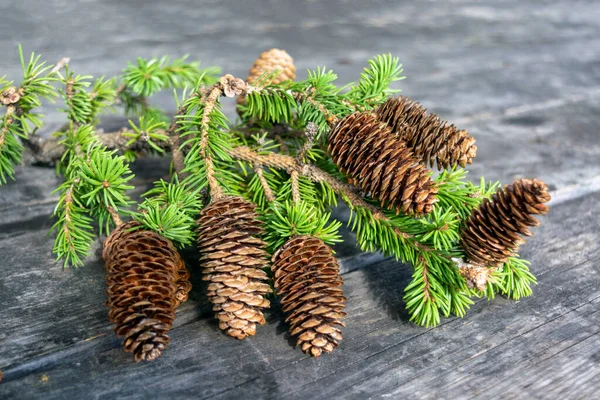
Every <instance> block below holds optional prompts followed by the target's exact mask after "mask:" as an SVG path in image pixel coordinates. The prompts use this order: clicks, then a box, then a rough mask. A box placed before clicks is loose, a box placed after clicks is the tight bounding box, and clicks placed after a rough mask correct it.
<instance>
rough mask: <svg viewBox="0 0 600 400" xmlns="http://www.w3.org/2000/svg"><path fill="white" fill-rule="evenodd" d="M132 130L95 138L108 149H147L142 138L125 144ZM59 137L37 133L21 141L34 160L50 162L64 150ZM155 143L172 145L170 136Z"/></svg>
mask: <svg viewBox="0 0 600 400" xmlns="http://www.w3.org/2000/svg"><path fill="white" fill-rule="evenodd" d="M134 133H135V132H134V131H132V130H127V129H121V130H119V131H116V132H108V133H99V134H96V138H97V139H98V141H99V142H100V143H101V144H102V145H103V146H106V148H107V149H108V150H120V151H126V150H133V151H136V152H137V151H149V150H150V146H149V145H148V144H147V142H146V141H144V140H138V141H135V142H133V143H131V144H129V145H128V144H127V143H128V142H129V141H130V138H128V137H127V136H125V135H126V134H134ZM156 133H159V134H163V135H168V131H166V130H157V131H156ZM60 141H61V138H58V137H50V138H48V139H45V138H43V137H41V136H39V135H32V136H31V137H30V138H29V139H28V140H24V141H23V143H24V144H25V145H26V146H27V147H28V148H29V149H30V150H31V156H32V157H33V159H34V162H37V163H41V164H50V163H53V162H56V161H58V160H60V158H61V157H62V155H63V153H64V152H65V146H64V145H63V144H62V143H60ZM157 145H158V146H159V147H160V148H161V149H163V150H166V151H168V150H170V149H171V146H172V138H171V137H169V138H168V140H165V141H161V142H158V143H157Z"/></svg>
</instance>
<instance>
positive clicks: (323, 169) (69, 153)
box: [0, 49, 535, 326]
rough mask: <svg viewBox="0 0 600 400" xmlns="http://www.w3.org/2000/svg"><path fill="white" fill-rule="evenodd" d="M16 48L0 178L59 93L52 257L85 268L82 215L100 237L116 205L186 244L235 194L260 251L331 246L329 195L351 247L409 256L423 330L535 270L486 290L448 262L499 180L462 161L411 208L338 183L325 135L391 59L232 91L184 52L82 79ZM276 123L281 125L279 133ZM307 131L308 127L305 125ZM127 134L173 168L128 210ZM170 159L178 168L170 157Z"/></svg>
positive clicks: (364, 103) (415, 312)
mask: <svg viewBox="0 0 600 400" xmlns="http://www.w3.org/2000/svg"><path fill="white" fill-rule="evenodd" d="M19 51H20V56H21V61H22V65H23V80H22V82H21V83H20V86H19V87H18V88H15V90H16V93H17V94H18V95H19V96H20V98H19V99H18V100H17V101H16V102H9V103H6V104H5V105H6V111H5V113H4V117H3V118H2V120H1V121H0V124H1V125H0V129H1V132H2V133H1V136H0V183H6V180H7V178H13V177H14V173H15V171H14V165H16V164H18V163H19V162H20V159H21V153H22V151H23V146H22V144H21V141H22V140H27V139H28V137H29V136H30V134H31V132H32V130H33V129H35V128H39V127H40V126H41V125H42V121H41V118H40V116H39V115H37V114H35V113H34V109H35V108H36V107H38V106H40V104H41V99H43V98H44V99H52V98H54V97H56V96H57V95H60V96H62V98H63V100H64V103H65V106H64V111H65V113H66V119H67V121H68V124H67V125H66V128H65V129H63V130H61V131H60V132H57V133H56V136H57V140H59V143H60V144H61V145H62V146H64V151H63V154H62V158H61V159H60V160H57V164H58V165H59V166H60V167H59V172H60V173H61V174H62V175H63V176H64V183H62V184H61V185H60V187H59V188H57V192H58V193H59V201H58V204H57V206H56V209H55V212H54V215H55V217H56V223H55V224H54V226H53V231H54V232H55V234H56V240H55V245H54V253H55V254H56V256H57V257H58V258H59V259H61V260H63V261H64V265H65V266H67V265H73V266H81V265H83V259H84V257H85V256H86V255H87V254H88V253H89V252H90V249H91V246H92V243H93V241H94V240H95V236H96V234H95V233H94V230H95V228H94V224H97V226H98V227H99V232H98V233H99V234H100V235H103V234H107V233H108V232H109V231H110V230H111V228H112V227H113V226H114V225H115V224H118V223H119V217H118V215H119V214H121V215H126V214H130V215H131V217H132V218H133V219H135V220H137V221H139V222H140V223H141V225H140V226H139V227H138V228H143V229H149V230H152V231H155V232H157V233H158V234H160V235H161V236H163V237H165V238H167V239H170V240H172V241H173V242H174V243H175V244H176V245H178V246H180V247H185V246H188V245H190V244H191V243H192V242H193V241H194V240H195V239H196V236H197V233H196V222H195V221H196V220H197V218H198V215H199V213H200V211H201V209H202V208H203V207H204V206H205V205H207V204H208V203H209V202H210V201H211V199H216V198H219V197H220V196H242V197H245V198H246V199H249V200H251V201H252V202H254V203H255V204H256V205H257V206H258V208H257V210H258V211H259V212H260V213H261V215H262V219H263V220H264V226H265V229H266V231H265V235H264V237H263V239H264V240H265V241H266V242H267V244H268V248H269V250H270V251H272V252H274V251H276V250H277V249H278V248H279V247H281V246H282V245H283V244H284V243H285V242H286V241H287V240H288V239H290V238H292V237H294V236H298V235H310V236H315V237H317V238H320V239H322V240H323V241H324V242H325V243H327V244H333V243H336V242H339V241H341V236H340V235H339V233H338V230H339V228H340V226H341V222H339V221H336V220H335V219H332V216H331V209H332V207H334V206H336V205H337V203H338V199H341V200H342V201H343V202H344V203H346V204H347V206H348V207H349V209H350V212H351V213H350V220H349V222H348V226H349V228H350V229H351V230H352V231H353V232H354V233H355V235H356V241H357V243H358V245H359V246H360V248H361V249H362V250H364V251H380V252H382V253H383V254H385V255H386V256H392V257H395V258H396V259H398V260H401V261H402V262H405V263H410V264H411V265H412V267H413V270H414V272H413V275H412V280H411V282H410V283H409V284H408V286H407V287H406V288H405V293H404V300H405V302H406V307H407V309H408V311H409V313H410V315H411V320H412V321H414V322H415V323H416V324H419V325H423V326H435V325H437V324H438V323H439V322H440V318H441V317H442V316H444V317H447V316H449V315H451V314H454V315H458V316H463V315H465V313H466V311H467V310H468V308H469V306H470V305H471V304H472V303H473V300H472V297H473V296H486V297H488V298H493V296H494V294H496V293H501V294H503V295H506V296H508V297H510V298H512V299H515V300H518V299H519V298H521V297H524V296H528V295H530V294H531V287H530V286H531V284H534V283H535V278H534V276H533V275H532V274H531V273H530V272H529V268H528V263H527V262H526V261H524V260H521V259H519V258H518V257H516V256H515V257H512V258H511V259H510V260H509V261H508V262H507V263H506V264H505V265H504V266H503V267H502V268H500V269H499V270H498V271H495V272H494V273H493V274H492V275H491V278H490V280H489V281H488V284H487V287H486V290H484V291H477V290H476V289H472V288H469V287H468V285H467V282H466V280H465V278H463V277H462V276H461V274H460V271H459V268H458V266H457V265H456V263H455V262H454V261H453V259H455V258H459V259H461V258H462V259H464V258H465V254H464V252H463V251H462V250H461V248H460V246H459V240H460V235H461V229H462V227H463V224H464V221H465V220H466V218H467V217H468V216H469V215H470V214H471V212H472V210H473V209H474V208H475V207H478V206H479V204H480V203H481V201H482V200H483V199H485V198H489V197H490V196H491V195H492V194H493V193H494V192H495V191H496V190H497V189H498V187H499V184H498V183H488V182H485V181H484V180H483V178H482V179H481V181H480V183H479V184H473V183H471V182H469V181H468V180H467V177H466V175H467V172H466V170H464V169H462V168H458V167H454V168H450V169H447V170H444V171H442V172H441V173H440V174H439V175H437V176H436V177H435V184H436V185H437V189H438V193H437V203H436V204H435V207H434V210H433V212H431V213H430V214H428V215H425V216H420V217H414V216H411V215H404V214H401V213H400V214H396V213H395V212H393V211H390V210H382V209H381V208H379V207H378V206H377V204H378V202H377V201H376V200H375V199H373V198H371V197H370V196H369V193H360V192H359V191H358V190H356V188H354V187H352V186H350V185H348V184H347V183H346V182H345V177H344V176H343V175H342V174H341V173H340V172H339V170H338V169H337V167H336V166H335V165H334V164H333V162H332V161H331V159H330V158H329V157H328V155H327V153H326V151H325V148H326V141H327V133H328V132H329V130H330V129H331V127H332V126H333V125H334V124H336V123H337V121H338V120H339V119H341V118H343V117H345V116H346V115H349V114H350V113H353V112H355V111H365V110H366V111H368V110H372V109H374V108H375V107H377V106H378V105H379V104H381V103H383V102H384V101H385V100H386V99H387V98H388V97H389V96H390V95H392V94H394V93H396V92H398V90H397V89H396V88H395V85H394V84H395V83H396V82H397V81H399V80H401V79H403V76H402V66H401V64H400V63H399V60H398V59H397V58H395V57H392V56H391V55H380V56H376V57H375V58H373V59H371V60H369V62H368V66H367V67H366V68H365V70H364V71H363V73H362V74H361V75H360V77H359V78H358V81H357V83H351V84H349V85H346V86H338V85H337V84H336V79H337V75H336V74H335V73H334V72H333V71H331V70H327V69H326V68H317V69H315V70H313V71H308V77H307V79H305V80H303V81H297V82H291V81H284V82H281V83H278V84H272V83H269V84H266V82H270V81H271V80H270V79H269V76H268V74H266V75H265V76H263V77H262V78H261V79H259V80H258V81H257V82H255V84H254V85H253V86H252V87H250V88H249V87H245V88H243V87H242V88H241V89H240V88H239V87H236V86H235V85H233V86H231V87H230V86H227V85H230V83H228V82H230V81H231V79H230V80H229V81H228V80H224V78H227V77H228V76H226V77H224V78H221V80H218V79H217V78H216V77H215V75H216V74H218V73H219V72H220V71H219V70H218V69H216V68H207V69H201V68H200V67H199V63H196V62H188V61H187V58H186V57H183V58H179V59H174V60H170V59H169V58H167V57H163V58H153V59H141V58H140V59H137V60H136V61H135V62H134V63H131V64H129V65H128V66H127V67H126V68H125V69H124V71H123V73H122V75H121V76H120V77H114V78H110V79H106V78H104V77H102V78H99V79H96V80H94V79H93V77H91V76H88V75H76V74H75V73H74V72H73V71H72V70H71V69H70V68H69V67H68V66H66V68H65V69H64V71H61V70H56V69H52V67H51V66H50V65H47V64H45V63H44V62H40V57H39V56H35V55H32V56H31V57H30V59H29V61H28V62H24V58H23V54H22V51H21V50H20V49H19ZM117 82H119V83H118V84H117ZM11 85H12V82H11V81H8V80H6V79H5V78H4V77H3V78H0V88H1V91H2V93H6V95H3V96H4V97H3V99H4V98H8V97H7V96H10V95H11V94H12V89H11V88H12V86H11ZM232 88H233V89H232ZM164 89H174V90H175V99H176V103H177V107H178V112H177V114H176V115H175V117H174V118H173V119H172V120H170V119H169V118H167V117H166V114H165V113H164V112H163V111H161V110H157V109H155V108H153V107H152V106H151V105H150V102H149V100H150V98H151V96H153V95H154V94H156V93H158V92H159V91H161V90H164ZM235 90H238V92H236V94H237V95H240V96H245V98H246V101H245V103H240V105H239V112H240V115H241V117H242V124H241V125H240V126H238V127H232V124H231V123H230V121H229V120H228V118H227V117H226V116H225V114H224V113H223V111H222V106H221V102H220V97H222V96H228V97H232V96H231V95H230V92H231V91H235ZM6 101H7V102H8V100H6ZM120 105H121V106H123V107H124V112H125V114H126V115H127V116H129V117H132V119H130V121H129V125H130V126H129V127H128V129H126V130H125V131H123V133H122V137H124V138H125V139H126V141H125V142H124V143H121V144H120V145H119V146H116V147H113V148H108V147H107V146H106V145H105V144H104V142H103V140H104V139H103V135H101V134H99V133H97V132H96V130H95V126H96V125H97V124H98V123H99V122H100V120H101V116H102V113H103V112H105V111H107V110H112V109H115V108H116V107H118V106H120ZM134 121H135V122H134ZM281 126H284V127H285V129H282V130H280V131H279V132H278V131H277V129H278V127H279V128H280V127H281ZM311 129H314V130H315V131H316V134H314V135H308V134H304V131H309V130H311ZM274 132H275V133H274ZM298 132H300V135H298V134H297V133H298ZM139 143H144V144H145V145H146V147H145V148H146V149H147V152H150V153H155V154H168V153H169V152H170V153H172V154H171V155H172V156H173V173H172V178H171V179H169V180H167V181H165V180H162V179H161V180H158V181H157V182H156V183H155V186H154V188H153V189H151V190H150V191H148V192H147V193H145V194H144V195H143V198H144V199H143V200H142V201H141V203H140V204H139V206H138V210H137V211H132V208H133V207H132V206H134V205H135V203H134V202H133V201H132V200H131V199H130V197H129V196H128V194H127V193H128V191H129V190H130V189H132V188H133V186H131V185H130V182H131V179H132V178H133V174H132V173H131V170H130V169H129V165H128V163H129V162H133V161H134V159H135V157H137V155H138V154H137V152H134V151H131V150H127V149H129V148H130V147H132V146H134V145H136V144H139ZM176 152H180V154H176ZM177 155H179V156H181V159H182V160H183V165H178V164H177V161H176V156H177ZM93 222H94V224H93Z"/></svg>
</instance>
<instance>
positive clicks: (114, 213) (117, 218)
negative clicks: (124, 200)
mask: <svg viewBox="0 0 600 400" xmlns="http://www.w3.org/2000/svg"><path fill="white" fill-rule="evenodd" d="M106 210H107V211H108V213H109V214H110V217H111V218H112V220H113V222H114V223H115V225H116V227H117V228H118V227H119V226H121V225H123V221H122V220H121V217H120V216H119V213H118V212H117V211H116V210H115V209H114V208H112V207H111V206H107V207H106Z"/></svg>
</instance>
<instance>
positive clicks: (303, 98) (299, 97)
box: [292, 92, 339, 125]
mask: <svg viewBox="0 0 600 400" xmlns="http://www.w3.org/2000/svg"><path fill="white" fill-rule="evenodd" d="M292 95H293V96H294V99H296V101H298V102H300V103H303V102H307V103H310V104H311V105H312V106H314V107H315V108H317V109H318V110H319V112H320V113H321V114H323V115H324V116H325V118H327V122H328V123H329V125H335V124H337V122H338V121H339V118H338V117H337V116H335V115H334V114H332V113H330V112H329V110H328V109H327V108H326V107H325V106H324V105H323V104H321V103H319V102H318V101H316V100H315V99H314V98H312V97H311V96H310V95H307V94H306V93H302V92H294V93H293V94H292Z"/></svg>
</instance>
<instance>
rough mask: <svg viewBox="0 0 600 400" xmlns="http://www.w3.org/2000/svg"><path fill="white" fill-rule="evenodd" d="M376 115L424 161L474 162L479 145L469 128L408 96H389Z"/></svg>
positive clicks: (441, 164) (439, 163)
mask: <svg viewBox="0 0 600 400" xmlns="http://www.w3.org/2000/svg"><path fill="white" fill-rule="evenodd" d="M376 113H377V118H378V119H379V120H380V121H383V122H385V123H387V124H388V125H389V126H390V127H391V128H392V130H393V131H394V132H396V133H397V134H398V135H400V137H401V138H402V139H404V140H405V141H406V143H407V144H408V147H410V148H411V149H412V150H413V152H414V153H415V155H416V156H417V157H419V158H421V159H422V160H423V162H424V163H425V164H428V163H429V166H431V167H433V165H434V164H436V163H437V166H438V168H440V169H442V168H448V167H452V166H455V165H460V166H461V167H464V166H466V165H467V164H471V162H473V158H475V154H476V153H477V146H475V139H474V138H473V137H472V136H469V134H468V133H467V131H463V130H458V129H457V128H456V127H455V126H454V125H448V123H447V122H446V121H441V120H440V118H439V117H438V116H437V115H435V114H429V115H427V110H425V108H423V106H422V105H421V104H419V103H416V102H414V101H412V100H411V99H409V98H407V97H402V96H400V97H398V98H390V99H388V100H387V101H386V102H385V103H383V104H382V105H380V106H379V107H378V108H377V110H376Z"/></svg>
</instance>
